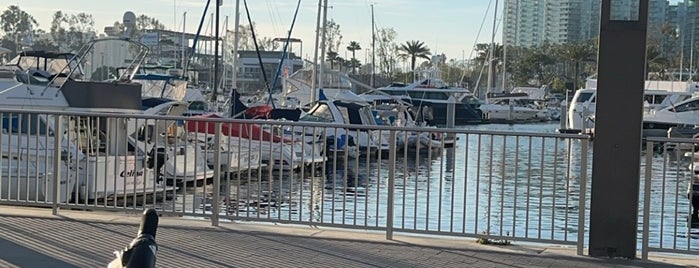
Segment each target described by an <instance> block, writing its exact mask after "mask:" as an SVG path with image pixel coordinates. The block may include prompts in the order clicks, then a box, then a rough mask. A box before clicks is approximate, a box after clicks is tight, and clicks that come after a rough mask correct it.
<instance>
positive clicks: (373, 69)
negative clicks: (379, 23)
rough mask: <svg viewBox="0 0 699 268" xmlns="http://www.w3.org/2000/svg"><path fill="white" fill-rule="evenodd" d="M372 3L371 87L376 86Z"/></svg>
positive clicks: (372, 7)
mask: <svg viewBox="0 0 699 268" xmlns="http://www.w3.org/2000/svg"><path fill="white" fill-rule="evenodd" d="M375 28H376V27H375V26H374V4H371V84H370V86H371V87H372V88H374V87H376V86H375V85H374V84H375V81H374V71H375V69H376V57H375V55H376V33H375V32H374V29H375Z"/></svg>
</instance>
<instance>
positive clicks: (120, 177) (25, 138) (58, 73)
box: [0, 38, 169, 202]
mask: <svg viewBox="0 0 699 268" xmlns="http://www.w3.org/2000/svg"><path fill="white" fill-rule="evenodd" d="M99 42H126V43H127V45H128V46H131V47H133V48H135V49H136V50H137V51H138V53H137V54H136V56H135V57H134V59H133V60H132V61H131V64H130V65H129V70H131V71H130V72H127V74H125V75H124V76H122V77H120V79H119V80H118V81H111V82H103V81H84V80H82V78H83V77H84V71H83V69H82V66H81V61H82V59H83V58H85V55H87V54H88V53H90V51H92V48H93V47H94V46H95V44H96V43H99ZM147 51H148V47H146V46H144V45H142V44H140V43H137V42H134V41H131V40H127V39H120V38H105V39H97V40H93V41H91V42H90V43H89V44H88V45H86V47H85V48H83V49H82V50H81V52H82V53H78V54H74V55H70V56H68V54H65V53H48V52H47V53H39V52H34V53H20V54H19V55H18V56H17V57H16V58H15V59H13V60H12V61H10V62H9V65H10V66H5V67H4V68H3V71H2V72H3V73H4V75H3V76H2V77H3V78H0V89H2V90H0V105H1V106H2V107H3V108H5V109H17V110H18V111H21V112H13V113H3V114H2V125H3V130H4V131H3V134H2V135H1V137H0V142H1V143H2V147H1V148H3V149H2V150H0V154H2V155H3V157H2V167H4V169H3V173H7V174H2V175H3V176H2V179H0V184H1V185H0V188H2V189H5V190H3V192H0V198H2V199H7V198H14V197H18V198H22V199H25V198H26V199H29V200H40V201H49V200H50V199H52V198H54V196H52V191H51V190H50V189H52V187H51V186H48V185H52V184H53V183H56V184H59V185H61V186H62V187H61V190H60V191H58V192H59V196H58V197H57V199H58V201H59V202H67V201H69V200H104V199H116V198H135V197H139V196H145V195H149V194H153V193H157V192H161V191H164V190H166V189H169V188H167V187H165V185H164V184H163V183H162V181H159V180H158V176H157V165H155V164H152V165H149V164H148V163H149V162H150V163H153V162H154V161H156V159H153V158H152V157H151V156H149V155H148V154H147V152H145V151H143V150H141V149H140V148H141V147H140V146H127V144H132V145H133V144H136V145H138V144H139V143H141V142H140V141H138V140H136V139H134V138H133V137H132V136H131V135H130V134H131V133H128V129H129V127H128V125H129V124H128V119H126V118H124V117H119V116H115V117H94V116H61V117H56V116H55V115H54V114H55V112H100V113H108V114H114V115H139V114H143V111H142V110H141V85H140V84H137V83H133V82H132V81H131V80H130V78H131V77H132V75H133V74H134V73H135V71H136V70H137V69H138V66H139V65H140V64H141V63H142V62H143V60H144V59H145V56H146V55H147ZM8 72H9V73H12V74H13V76H8ZM58 130H64V131H58ZM58 137H60V140H61V142H60V144H56V142H57V138H58ZM54 148H60V150H61V158H60V159H54V155H56V153H57V152H55V151H54ZM15 149H16V151H15ZM54 161H56V163H58V164H59V165H60V166H61V169H60V170H61V174H54ZM5 175H7V176H5ZM56 175H60V176H56ZM56 181H58V182H56ZM30 186H31V187H30Z"/></svg>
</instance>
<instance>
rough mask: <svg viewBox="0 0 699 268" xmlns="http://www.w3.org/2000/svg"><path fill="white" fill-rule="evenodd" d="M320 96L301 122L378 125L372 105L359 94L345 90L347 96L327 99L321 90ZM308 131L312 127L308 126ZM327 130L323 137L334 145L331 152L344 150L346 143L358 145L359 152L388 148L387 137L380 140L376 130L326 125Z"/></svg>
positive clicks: (302, 117) (347, 144)
mask: <svg viewBox="0 0 699 268" xmlns="http://www.w3.org/2000/svg"><path fill="white" fill-rule="evenodd" d="M319 95H320V96H321V97H320V100H319V101H318V102H316V104H315V105H314V106H313V107H311V108H310V109H309V110H308V112H307V113H306V114H304V115H303V116H301V118H300V119H299V121H301V122H318V123H330V124H337V125H369V126H371V125H377V123H376V121H375V120H374V115H373V114H372V112H371V107H370V106H369V104H368V103H367V102H366V100H364V99H363V98H361V97H359V96H357V95H356V94H354V93H352V92H350V91H348V90H345V91H343V92H342V95H344V96H338V99H335V100H329V99H327V98H326V97H325V94H324V93H323V91H322V90H321V91H320V92H319ZM306 131H313V130H312V128H306ZM324 131H325V133H324V136H325V137H326V139H327V140H328V142H327V144H329V145H332V146H330V147H331V148H328V149H329V151H328V153H330V151H338V152H340V151H344V150H345V149H344V146H350V147H356V148H357V149H359V153H374V152H377V151H379V150H386V151H387V150H388V148H389V144H388V140H381V139H380V138H379V136H378V134H377V133H376V132H375V131H373V130H368V129H363V128H356V129H353V128H345V127H325V128H324ZM295 132H298V131H295ZM314 134H315V133H314ZM306 135H308V133H306ZM349 150H353V149H349Z"/></svg>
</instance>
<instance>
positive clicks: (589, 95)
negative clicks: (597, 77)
mask: <svg viewBox="0 0 699 268" xmlns="http://www.w3.org/2000/svg"><path fill="white" fill-rule="evenodd" d="M594 94H595V93H594V92H581V93H580V96H579V97H578V100H577V102H587V101H588V100H590V98H592V96H593V95H594ZM592 102H594V99H593V100H592Z"/></svg>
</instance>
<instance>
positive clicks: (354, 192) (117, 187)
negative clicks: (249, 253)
mask: <svg viewBox="0 0 699 268" xmlns="http://www.w3.org/2000/svg"><path fill="white" fill-rule="evenodd" d="M0 118H2V120H1V121H0V128H1V129H2V130H3V131H2V132H1V133H0V141H2V147H1V148H0V156H1V157H2V164H3V167H2V172H0V203H2V204H12V205H21V206H45V207H51V208H53V209H54V213H59V209H61V208H80V209H89V210H108V211H133V212H140V211H142V210H143V208H146V207H149V208H155V209H157V210H158V211H159V212H160V213H163V214H167V215H176V216H191V217H199V218H208V219H210V220H211V222H212V225H218V223H219V222H220V220H222V219H227V220H249V221H269V222H281V223H294V224H310V225H319V226H333V227H342V228H355V229H372V230H382V231H385V232H386V237H387V239H391V238H392V236H393V233H394V232H407V233H420V234H433V235H448V236H461V237H478V238H484V239H491V240H492V239H496V240H497V239H500V240H511V241H531V242H543V243H552V244H565V245H575V246H576V247H577V250H578V254H583V249H584V247H585V245H586V244H585V240H586V238H587V231H586V226H588V224H587V218H588V217H587V215H589V214H588V213H589V211H588V207H589V206H588V204H589V195H588V191H589V183H590V179H589V174H591V173H590V170H591V167H590V164H589V163H590V162H589V159H590V157H591V151H592V150H591V146H590V140H589V137H588V136H585V135H568V134H554V133H551V134H541V133H520V132H496V131H477V130H468V129H436V128H396V127H388V126H357V125H340V126H338V125H334V124H327V123H316V122H288V121H260V120H256V121H255V120H232V119H221V118H190V117H171V116H158V115H152V116H147V115H124V114H108V113H77V112H72V113H68V112H60V113H59V112H41V111H33V112H28V111H18V110H2V111H0ZM253 126H259V128H257V127H253ZM57 134H58V135H57ZM265 139H266V140H272V141H273V142H263V141H261V140H265ZM648 142H649V144H648V146H649V148H658V146H656V144H657V143H658V142H660V141H651V140H648ZM663 144H665V145H666V146H667V144H669V143H667V142H664V143H663ZM649 155H650V156H653V157H651V158H650V161H649V160H648V156H649ZM668 155H669V153H667V152H665V153H657V152H656V153H654V154H648V153H647V154H646V155H645V156H643V158H644V159H646V160H645V161H646V162H645V163H651V162H652V163H653V164H652V165H645V164H644V165H645V167H652V168H651V169H646V173H645V178H642V180H643V181H651V183H650V184H645V185H644V186H643V188H642V196H643V197H645V196H646V195H648V194H651V195H650V197H647V198H642V200H643V202H642V206H641V207H640V208H639V209H641V210H642V211H644V212H643V213H642V217H641V218H640V222H639V224H641V225H642V226H643V233H642V234H641V235H640V239H639V240H640V242H641V246H642V250H643V254H644V257H645V256H646V254H647V252H648V251H672V252H680V253H688V252H696V250H697V239H696V238H693V237H691V236H688V237H686V238H685V237H683V238H681V239H680V238H678V235H680V234H682V232H681V230H682V226H681V225H680V224H679V223H678V221H670V220H669V219H670V218H672V219H673V220H674V219H675V218H673V217H676V218H680V217H681V216H682V215H684V214H683V213H686V211H688V209H687V208H686V207H685V206H687V205H688V202H687V199H686V198H684V197H682V196H681V195H678V194H677V189H678V187H679V186H680V185H682V184H683V183H685V182H686V181H683V180H678V179H677V178H680V177H681V176H675V175H673V176H669V175H668V174H670V173H671V172H670V171H672V172H673V174H680V175H682V176H689V175H691V174H689V173H688V172H689V171H688V170H686V167H687V165H685V164H680V165H676V164H673V165H670V162H669V161H666V162H667V165H665V164H662V163H666V162H662V161H660V160H659V159H662V157H667V156H668ZM311 159H313V160H311ZM661 162H662V163H661ZM644 165H642V167H644ZM682 168H685V170H684V171H682ZM660 174H662V176H660ZM690 177H691V176H690ZM682 178H685V177H682ZM656 184H657V185H656ZM685 185H686V184H685ZM647 187H652V188H651V189H652V191H645V192H644V191H643V189H647ZM673 187H674V188H673ZM658 191H662V193H663V194H660V195H658V194H654V193H657V192H658ZM673 194H674V195H673ZM683 200H684V201H683ZM657 204H660V206H658V205H657ZM659 208H662V209H659ZM646 210H648V211H646ZM656 219H660V221H656ZM687 234H690V233H687ZM669 237H673V238H672V239H669ZM669 241H672V242H669Z"/></svg>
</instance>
